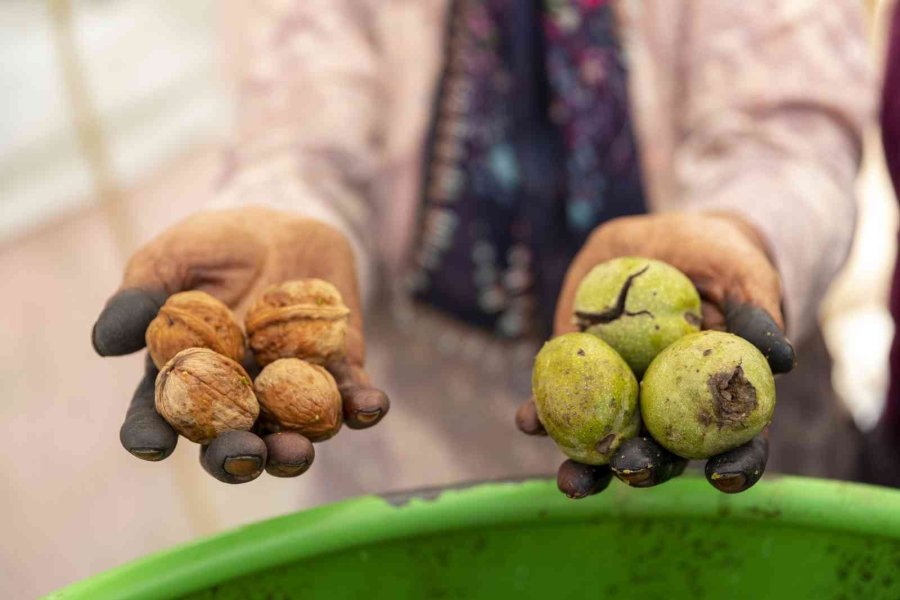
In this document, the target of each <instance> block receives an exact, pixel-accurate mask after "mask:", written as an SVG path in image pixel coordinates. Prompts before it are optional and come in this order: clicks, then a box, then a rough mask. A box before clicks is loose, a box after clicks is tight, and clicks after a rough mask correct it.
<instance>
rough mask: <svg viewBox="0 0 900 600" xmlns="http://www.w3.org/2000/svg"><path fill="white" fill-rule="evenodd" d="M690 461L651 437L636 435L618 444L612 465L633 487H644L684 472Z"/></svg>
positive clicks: (657, 483) (614, 471)
mask: <svg viewBox="0 0 900 600" xmlns="http://www.w3.org/2000/svg"><path fill="white" fill-rule="evenodd" d="M687 462H688V461H687V460H686V459H684V458H681V457H680V456H678V455H675V454H672V453H671V452H669V451H668V450H666V449H665V448H663V447H662V446H660V445H659V444H657V443H656V441H655V440H654V439H653V438H651V437H636V438H632V439H630V440H627V441H626V442H625V443H623V444H622V445H621V446H619V449H618V450H616V453H615V454H614V455H613V457H612V459H611V460H610V462H609V466H610V468H611V469H612V471H613V473H615V474H616V477H618V478H619V479H620V480H622V481H623V482H625V483H627V484H628V485H630V486H631V487H639V488H645V487H653V486H655V485H659V484H660V483H664V482H666V481H668V480H670V479H672V478H673V477H677V476H679V475H681V474H682V473H683V472H684V467H685V466H686V465H687Z"/></svg>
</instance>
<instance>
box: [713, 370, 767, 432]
mask: <svg viewBox="0 0 900 600" xmlns="http://www.w3.org/2000/svg"><path fill="white" fill-rule="evenodd" d="M709 391H710V393H712V397H713V410H714V411H715V416H716V423H717V424H718V426H719V428H722V427H734V426H738V425H743V424H744V420H745V419H746V418H747V415H749V414H750V413H751V412H753V410H755V409H756V406H757V401H756V388H755V387H753V384H752V383H750V381H748V380H747V378H746V377H745V376H744V369H743V368H742V367H741V366H740V365H738V366H737V367H736V368H735V369H734V370H731V371H722V372H719V373H715V374H713V375H711V376H710V378H709Z"/></svg>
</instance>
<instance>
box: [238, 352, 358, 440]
mask: <svg viewBox="0 0 900 600" xmlns="http://www.w3.org/2000/svg"><path fill="white" fill-rule="evenodd" d="M254 385H255V388H256V395H257V397H258V398H259V405H260V409H261V410H262V419H261V420H262V422H263V423H265V424H266V426H268V427H269V428H270V429H271V430H272V431H297V432H299V433H301V434H303V435H304V436H306V437H307V438H309V439H310V440H312V441H314V442H319V441H322V440H327V439H328V438H330V437H332V436H333V435H334V434H336V433H337V432H338V430H339V429H340V428H341V423H342V422H343V412H342V407H341V394H340V392H339V391H338V387H337V383H335V381H334V378H333V377H332V376H331V373H329V372H328V371H326V370H325V369H323V368H322V367H320V366H318V365H313V364H310V363H308V362H306V361H303V360H300V359H298V358H282V359H279V360H276V361H275V362H273V363H271V364H270V365H268V366H267V367H266V368H264V369H263V370H262V372H261V373H260V374H259V376H258V377H257V378H256V382H255V384H254Z"/></svg>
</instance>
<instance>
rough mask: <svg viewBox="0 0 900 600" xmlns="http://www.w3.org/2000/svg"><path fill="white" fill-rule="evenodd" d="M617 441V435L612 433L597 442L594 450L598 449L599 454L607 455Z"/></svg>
mask: <svg viewBox="0 0 900 600" xmlns="http://www.w3.org/2000/svg"><path fill="white" fill-rule="evenodd" d="M615 440H616V434H614V433H611V434H609V435H608V436H606V437H605V438H603V439H602V440H600V441H599V442H597V444H596V445H595V446H594V448H596V450H597V452H599V453H600V454H607V453H608V452H609V449H610V447H611V446H612V443H613V442H614V441H615Z"/></svg>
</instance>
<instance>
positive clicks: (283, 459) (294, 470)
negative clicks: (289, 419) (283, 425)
mask: <svg viewBox="0 0 900 600" xmlns="http://www.w3.org/2000/svg"><path fill="white" fill-rule="evenodd" d="M263 441H264V442H265V444H266V448H267V449H268V458H267V460H266V472H267V473H268V474H269V475H273V476H275V477H296V476H298V475H302V474H303V473H306V471H307V470H309V468H310V467H311V466H312V464H313V460H315V458H316V450H315V448H314V447H313V445H312V442H310V441H309V440H308V439H307V438H305V437H304V436H302V435H300V434H299V433H296V432H293V431H285V432H280V433H272V434H270V435H267V436H266V437H264V438H263Z"/></svg>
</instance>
